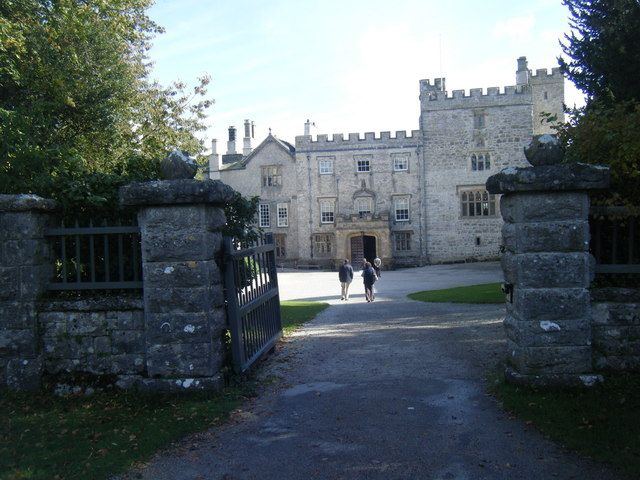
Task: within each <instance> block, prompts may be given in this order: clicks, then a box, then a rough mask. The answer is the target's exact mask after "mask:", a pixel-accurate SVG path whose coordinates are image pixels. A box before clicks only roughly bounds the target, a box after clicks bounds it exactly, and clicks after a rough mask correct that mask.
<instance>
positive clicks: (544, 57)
mask: <svg viewBox="0 0 640 480" xmlns="http://www.w3.org/2000/svg"><path fill="white" fill-rule="evenodd" d="M149 14H150V16H151V18H153V19H154V20H155V21H156V22H158V23H159V24H160V25H162V26H163V27H164V28H165V29H166V33H164V34H163V35H160V36H158V37H157V38H156V39H155V41H154V46H153V48H152V49H151V52H150V57H151V60H153V61H154V62H155V64H154V69H153V76H154V78H156V79H158V80H159V81H160V82H162V83H164V84H168V83H169V82H171V81H172V80H181V81H184V82H186V83H187V84H193V83H194V79H195V78H197V77H198V76H200V75H202V74H205V73H206V74H209V75H210V76H211V77H212V82H211V84H210V88H209V92H210V95H211V96H212V97H213V98H214V99H215V102H216V103H215V105H214V106H213V107H212V108H211V110H210V111H209V118H208V120H207V124H208V126H209V128H208V130H207V132H206V133H205V134H204V136H205V137H206V139H207V140H210V139H211V138H218V142H219V143H218V145H219V147H218V150H219V152H220V151H221V150H223V149H224V148H226V147H225V145H226V139H227V133H226V130H227V127H228V126H229V125H235V126H236V127H237V128H238V130H239V132H240V131H241V129H242V124H243V122H244V119H247V118H248V119H251V120H253V121H255V122H256V137H257V138H256V142H255V143H254V145H255V144H256V143H257V142H260V141H262V139H263V138H264V137H265V136H266V135H267V133H268V128H269V127H271V129H272V131H273V133H274V134H275V135H277V136H278V137H280V138H282V139H284V140H289V141H291V142H293V141H294V137H295V135H301V134H302V133H303V124H304V121H305V120H306V119H307V118H309V119H311V120H312V121H314V122H315V123H316V125H317V131H316V133H329V134H331V133H348V132H365V131H375V132H379V131H385V130H391V131H394V130H411V129H417V128H418V116H419V105H418V81H419V80H420V79H422V78H434V77H438V76H444V77H446V79H447V89H448V90H449V91H452V90H457V89H465V90H468V89H470V88H478V87H483V88H486V87H491V86H499V87H503V86H505V85H513V84H514V83H515V70H516V58H517V57H519V56H522V55H524V56H526V57H527V58H528V60H529V67H530V68H532V69H533V70H535V69H538V68H549V69H550V68H551V67H552V66H557V61H556V57H557V56H559V55H560V54H561V50H560V47H559V45H558V39H559V38H561V37H562V35H563V33H564V32H566V31H568V20H567V18H568V13H567V9H566V8H565V7H564V6H563V5H562V4H561V2H560V0H526V1H525V0H511V1H495V0H485V1H483V2H479V1H471V0H449V1H442V0H439V1H437V2H436V1H432V0H395V1H390V0H385V1H380V0H366V1H365V0H362V1H361V0H342V1H337V0H323V1H315V0H297V1H292V0H233V1H228V0H226V1H222V0H157V2H156V4H155V5H154V7H152V9H151V10H150V12H149ZM566 87H567V95H566V97H567V103H569V104H571V105H572V104H573V103H578V104H580V103H581V98H582V97H581V95H580V94H579V92H577V91H575V89H574V88H571V87H572V85H569V84H568V82H567V85H566ZM240 136H241V134H240ZM222 153H224V152H222Z"/></svg>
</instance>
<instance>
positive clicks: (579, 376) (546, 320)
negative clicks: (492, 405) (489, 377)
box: [486, 135, 609, 386]
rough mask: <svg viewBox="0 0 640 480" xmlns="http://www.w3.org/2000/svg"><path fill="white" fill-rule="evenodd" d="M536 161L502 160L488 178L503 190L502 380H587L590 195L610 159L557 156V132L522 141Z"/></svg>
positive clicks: (603, 180)
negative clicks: (595, 161) (506, 163)
mask: <svg viewBox="0 0 640 480" xmlns="http://www.w3.org/2000/svg"><path fill="white" fill-rule="evenodd" d="M525 154H526V156H527V160H529V162H530V163H531V164H532V165H534V166H532V167H523V168H513V167H511V168H506V169H504V170H502V171H501V172H500V173H498V174H496V175H493V176H492V177H490V178H489V179H488V180H487V184H486V185H487V190H488V191H489V192H490V193H493V194H502V197H501V201H500V211H501V213H502V217H503V219H504V222H505V223H504V225H503V228H502V238H503V246H504V254H503V256H502V268H503V271H504V276H505V281H506V282H507V283H506V284H505V286H506V288H505V290H506V291H507V309H506V318H505V321H504V325H505V330H506V335H507V342H508V349H509V355H508V366H507V368H506V372H505V374H506V378H507V380H508V381H511V382H514V383H520V384H527V385H531V386H571V385H587V386H589V385H592V384H594V383H597V382H598V381H600V380H601V377H600V376H599V375H595V374H593V367H592V350H591V313H590V309H591V303H590V295H589V284H590V283H591V281H592V279H593V275H594V259H593V257H592V256H591V255H590V254H589V223H588V215H589V196H588V192H589V191H590V190H594V189H603V188H607V187H608V185H609V169H608V167H604V166H599V165H586V164H581V163H559V162H560V161H561V160H562V151H561V150H560V146H559V143H558V141H557V139H555V137H553V136H551V135H543V136H541V137H536V138H535V139H534V141H533V142H532V143H531V145H530V146H529V147H527V148H526V149H525Z"/></svg>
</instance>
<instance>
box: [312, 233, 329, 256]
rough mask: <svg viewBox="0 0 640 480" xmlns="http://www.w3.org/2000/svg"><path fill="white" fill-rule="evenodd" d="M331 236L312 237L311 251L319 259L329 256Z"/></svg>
mask: <svg viewBox="0 0 640 480" xmlns="http://www.w3.org/2000/svg"><path fill="white" fill-rule="evenodd" d="M332 240H333V239H332V236H331V235H314V237H313V250H314V253H315V254H316V255H318V256H320V257H322V256H327V255H331V251H332V250H333V245H332V243H333V242H332Z"/></svg>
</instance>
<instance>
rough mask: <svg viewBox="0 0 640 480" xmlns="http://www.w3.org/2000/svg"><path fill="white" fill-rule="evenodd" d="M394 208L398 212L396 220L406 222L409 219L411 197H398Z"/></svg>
mask: <svg viewBox="0 0 640 480" xmlns="http://www.w3.org/2000/svg"><path fill="white" fill-rule="evenodd" d="M393 204H394V210H395V212H396V222H406V221H408V220H409V198H408V197H398V198H396V199H395V200H394V202H393Z"/></svg>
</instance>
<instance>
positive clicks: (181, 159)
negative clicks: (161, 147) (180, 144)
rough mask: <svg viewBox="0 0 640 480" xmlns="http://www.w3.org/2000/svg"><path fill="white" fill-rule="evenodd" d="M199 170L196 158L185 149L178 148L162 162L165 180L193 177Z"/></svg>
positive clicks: (161, 171)
mask: <svg viewBox="0 0 640 480" xmlns="http://www.w3.org/2000/svg"><path fill="white" fill-rule="evenodd" d="M197 171H198V165H197V164H196V159H195V158H193V157H192V156H191V155H189V154H188V153H187V152H185V151H184V150H178V149H177V148H176V149H174V150H173V151H172V152H171V153H170V154H169V155H167V156H166V157H165V158H164V159H163V160H162V162H160V174H161V175H162V178H163V179H164V180H178V179H181V178H193V177H195V176H196V172H197Z"/></svg>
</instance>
